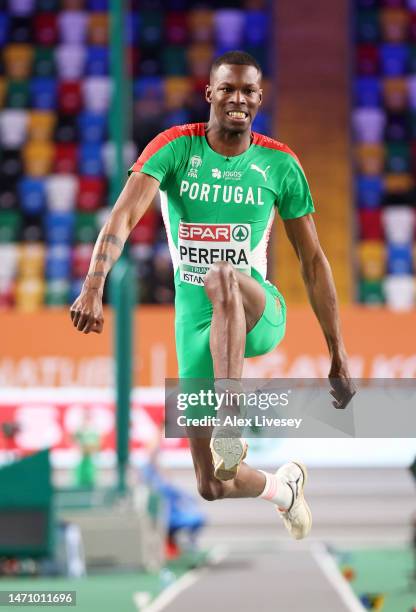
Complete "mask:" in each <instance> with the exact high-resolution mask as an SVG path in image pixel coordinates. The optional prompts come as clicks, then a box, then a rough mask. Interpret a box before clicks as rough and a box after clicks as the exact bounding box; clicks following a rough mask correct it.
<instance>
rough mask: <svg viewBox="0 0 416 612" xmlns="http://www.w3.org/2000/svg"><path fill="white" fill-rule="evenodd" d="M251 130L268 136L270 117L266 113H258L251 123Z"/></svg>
mask: <svg viewBox="0 0 416 612" xmlns="http://www.w3.org/2000/svg"><path fill="white" fill-rule="evenodd" d="M253 130H254V131H255V132H260V134H268V133H269V132H270V117H269V115H268V114H267V113H258V114H257V115H256V118H255V119H254V121H253Z"/></svg>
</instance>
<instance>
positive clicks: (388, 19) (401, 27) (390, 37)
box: [380, 8, 410, 43]
mask: <svg viewBox="0 0 416 612" xmlns="http://www.w3.org/2000/svg"><path fill="white" fill-rule="evenodd" d="M409 17H410V13H409V11H407V10H405V9H400V8H398V9H394V8H386V9H384V10H382V11H381V12H380V25H381V32H382V37H383V40H384V41H385V42H389V43H399V42H403V41H405V40H406V38H407V33H408V28H409V24H410V19H409Z"/></svg>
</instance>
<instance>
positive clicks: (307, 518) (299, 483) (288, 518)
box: [276, 461, 312, 540]
mask: <svg viewBox="0 0 416 612" xmlns="http://www.w3.org/2000/svg"><path fill="white" fill-rule="evenodd" d="M276 476H278V477H279V478H280V480H281V481H282V482H283V483H285V484H287V485H289V487H290V488H291V489H292V493H293V501H292V504H291V506H290V507H289V508H288V510H282V509H281V508H278V507H277V506H276V509H277V511H278V513H279V514H280V516H281V517H282V520H283V523H284V525H285V527H286V529H287V530H288V531H289V533H290V535H291V536H293V537H294V538H295V539H296V540H301V539H302V538H306V536H307V535H308V533H309V532H310V530H311V527H312V513H311V511H310V508H309V506H308V504H307V503H306V501H305V497H304V493H303V490H304V487H305V484H306V481H307V478H308V473H307V470H306V467H305V466H304V465H303V464H302V463H300V462H299V461H292V462H290V463H285V465H282V467H281V468H279V469H278V470H277V472H276Z"/></svg>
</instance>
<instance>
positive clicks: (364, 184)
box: [357, 176, 383, 208]
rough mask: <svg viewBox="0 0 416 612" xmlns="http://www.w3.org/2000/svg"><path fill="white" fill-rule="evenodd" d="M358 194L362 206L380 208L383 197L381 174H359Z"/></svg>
mask: <svg viewBox="0 0 416 612" xmlns="http://www.w3.org/2000/svg"><path fill="white" fill-rule="evenodd" d="M357 195H358V204H359V207H360V208H378V207H379V206H380V205H381V201H382V198H383V181H382V178H381V177H380V176H359V177H358V178H357Z"/></svg>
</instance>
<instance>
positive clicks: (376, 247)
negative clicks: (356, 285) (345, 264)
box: [358, 240, 386, 280]
mask: <svg viewBox="0 0 416 612" xmlns="http://www.w3.org/2000/svg"><path fill="white" fill-rule="evenodd" d="M358 260H359V265H360V273H361V275H362V277H363V278H365V279H366V280H380V279H382V278H383V276H384V274H385V264H386V251H385V246H384V242H382V241H381V240H363V241H362V242H361V243H359V245H358Z"/></svg>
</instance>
